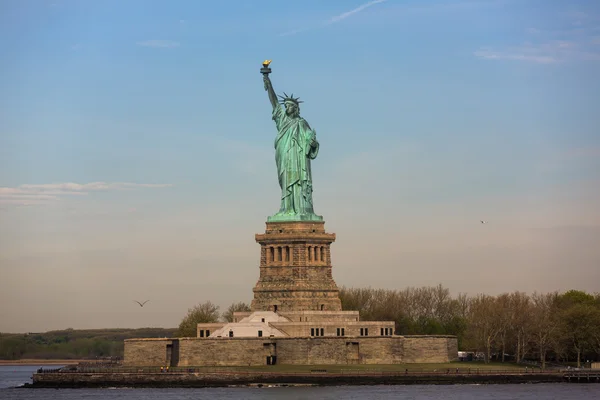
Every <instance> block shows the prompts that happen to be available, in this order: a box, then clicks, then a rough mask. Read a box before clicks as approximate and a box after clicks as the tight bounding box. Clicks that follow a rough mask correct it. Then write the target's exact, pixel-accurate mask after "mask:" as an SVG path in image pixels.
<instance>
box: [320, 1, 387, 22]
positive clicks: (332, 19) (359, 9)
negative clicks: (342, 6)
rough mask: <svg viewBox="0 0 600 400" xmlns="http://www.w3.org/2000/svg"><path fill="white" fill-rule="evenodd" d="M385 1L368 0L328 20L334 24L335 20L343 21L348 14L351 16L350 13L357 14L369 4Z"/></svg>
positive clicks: (369, 5)
mask: <svg viewBox="0 0 600 400" xmlns="http://www.w3.org/2000/svg"><path fill="white" fill-rule="evenodd" d="M386 1H387V0H373V1H370V2H368V3H365V4H362V5H360V6H358V7H356V8H355V9H353V10H350V11H346V12H345V13H342V14H340V15H336V16H335V17H332V18H331V19H330V20H329V24H335V23H337V22H340V21H343V20H345V19H346V18H348V17H350V16H352V15H354V14H357V13H359V12H361V11H362V10H364V9H366V8H369V7H371V6H374V5H375V4H379V3H384V2H386Z"/></svg>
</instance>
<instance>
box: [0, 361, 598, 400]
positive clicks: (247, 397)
mask: <svg viewBox="0 0 600 400" xmlns="http://www.w3.org/2000/svg"><path fill="white" fill-rule="evenodd" d="M38 368H39V366H37V365H35V366H23V365H20V366H15V367H13V366H0V399H2V400H54V399H60V400H63V399H65V400H70V399H73V400H79V399H97V400H104V399H107V400H108V399H127V400H165V399H169V400H188V399H189V400H215V399H223V400H229V399H232V400H233V399H236V400H237V399H244V400H259V399H260V400H262V399H266V400H271V399H273V400H276V399H277V400H278V399H286V400H338V399H340V400H364V399H377V400H388V399H390V400H391V399H403V400H424V399H444V400H459V399H461V400H471V399H473V400H475V399H477V400H518V399H526V400H554V399H561V400H569V399H577V400H581V399H590V400H591V399H598V398H600V384H597V383H590V384H575V383H571V384H568V383H551V384H529V385H452V386H446V385H440V386H434V385H426V386H425V385H422V386H419V385H414V386H339V387H331V386H330V387H272V388H269V387H263V388H210V389H14V387H15V386H20V385H22V384H24V383H29V382H31V375H32V374H33V373H34V372H35V370H36V369H38ZM52 368H54V367H52ZM57 368H58V367H57Z"/></svg>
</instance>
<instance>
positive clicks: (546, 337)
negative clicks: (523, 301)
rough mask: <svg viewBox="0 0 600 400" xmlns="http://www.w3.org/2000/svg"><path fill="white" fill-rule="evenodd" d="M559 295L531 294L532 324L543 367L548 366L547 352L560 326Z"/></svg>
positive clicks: (554, 293)
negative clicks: (557, 319) (557, 313)
mask: <svg viewBox="0 0 600 400" xmlns="http://www.w3.org/2000/svg"><path fill="white" fill-rule="evenodd" d="M557 297H558V293H556V292H553V293H546V294H540V293H537V292H536V293H533V294H532V295H531V300H532V302H533V309H532V313H531V325H532V328H533V332H534V335H533V338H534V341H535V345H536V349H537V352H538V354H539V356H540V363H541V364H542V369H544V368H546V354H547V352H548V349H549V348H550V345H551V341H552V338H553V337H554V334H555V332H556V330H557V327H558V323H557V321H556V312H557V302H556V300H557Z"/></svg>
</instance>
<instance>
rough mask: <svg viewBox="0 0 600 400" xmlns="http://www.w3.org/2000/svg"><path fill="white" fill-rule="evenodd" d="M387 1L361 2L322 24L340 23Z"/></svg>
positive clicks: (286, 34) (297, 30)
mask: <svg viewBox="0 0 600 400" xmlns="http://www.w3.org/2000/svg"><path fill="white" fill-rule="evenodd" d="M386 1H387V0H372V1H370V2H368V3H364V4H361V5H360V6H358V7H356V8H354V9H352V10H350V11H346V12H344V13H341V14H339V15H336V16H333V17H331V18H330V19H329V20H328V21H325V22H323V23H322V24H321V26H327V25H332V24H335V23H338V22H340V21H343V20H345V19H346V18H348V17H351V16H352V15H354V14H358V13H359V12H361V11H363V10H364V9H366V8H369V7H371V6H374V5H376V4H379V3H384V2H386ZM313 28H314V27H304V28H299V29H294V30H292V31H288V32H284V33H280V34H279V36H290V35H295V34H297V33H300V32H305V31H308V30H310V29H313Z"/></svg>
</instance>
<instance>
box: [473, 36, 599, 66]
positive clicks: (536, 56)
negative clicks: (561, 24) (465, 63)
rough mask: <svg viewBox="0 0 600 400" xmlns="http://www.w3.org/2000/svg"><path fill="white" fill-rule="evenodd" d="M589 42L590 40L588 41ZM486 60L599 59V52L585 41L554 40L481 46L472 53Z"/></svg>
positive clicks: (539, 61)
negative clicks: (501, 45)
mask: <svg viewBox="0 0 600 400" xmlns="http://www.w3.org/2000/svg"><path fill="white" fill-rule="evenodd" d="M590 43H591V42H590ZM473 54H474V55H475V56H476V57H479V58H483V59H487V60H516V61H528V62H533V63H538V64H553V63H560V62H569V61H600V52H598V51H597V50H594V49H590V48H588V46H587V43H577V42H573V41H566V40H556V41H552V42H547V43H541V44H531V43H526V44H524V45H522V46H517V47H509V48H506V49H492V48H481V49H479V50H478V51H475V52H474V53H473Z"/></svg>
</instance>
